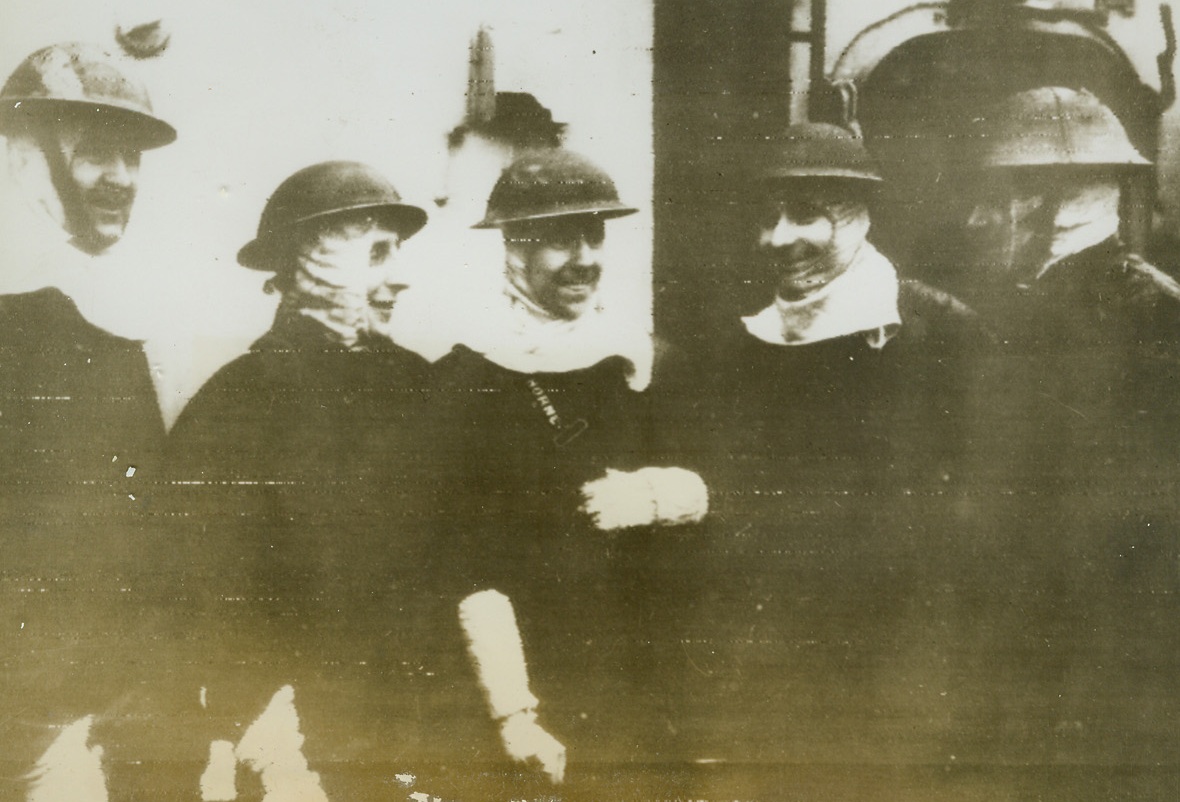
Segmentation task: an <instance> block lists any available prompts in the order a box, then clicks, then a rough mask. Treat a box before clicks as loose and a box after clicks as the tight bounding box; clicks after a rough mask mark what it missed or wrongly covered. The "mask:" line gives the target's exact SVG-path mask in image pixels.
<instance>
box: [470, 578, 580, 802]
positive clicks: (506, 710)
mask: <svg viewBox="0 0 1180 802" xmlns="http://www.w3.org/2000/svg"><path fill="white" fill-rule="evenodd" d="M459 623H460V625H461V626H462V627H463V634H464V635H465V636H466V637H467V651H468V654H470V655H471V659H472V661H473V662H474V663H475V672H476V674H477V675H478V677H479V683H480V685H481V686H483V690H484V694H485V696H486V698H487V700H488V707H489V708H490V709H491V713H492V717H493V718H495V719H497V720H498V721H499V722H500V739H501V740H502V741H503V743H504V750H505V751H506V752H507V753H508V756H509V757H511V758H512V759H513V760H515V761H517V762H520V763H528V762H530V761H537V762H539V763H540V764H541V768H542V770H543V771H544V772H545V773H546V774H547V775H549V778H550V779H551V780H552V781H553V782H555V783H559V782H561V780H562V777H563V776H564V775H565V747H564V746H562V745H561V743H559V742H558V741H557V739H556V738H554V737H553V736H552V735H550V734H549V733H548V732H546V731H545V730H544V729H543V728H542V727H541V725H540V724H538V723H537V713H536V707H537V704H538V702H537V697H535V696H533V694H532V692H531V691H530V690H529V675H528V666H527V665H526V664H525V659H524V645H523V644H522V643H521V640H520V629H519V628H518V627H517V625H516V612H515V611H514V610H513V609H512V602H511V601H510V600H509V599H508V597H507V596H505V595H504V594H503V593H500V592H499V591H497V590H483V591H480V592H479V593H473V594H471V595H470V596H468V597H467V598H465V599H464V600H463V601H462V602H460V603H459Z"/></svg>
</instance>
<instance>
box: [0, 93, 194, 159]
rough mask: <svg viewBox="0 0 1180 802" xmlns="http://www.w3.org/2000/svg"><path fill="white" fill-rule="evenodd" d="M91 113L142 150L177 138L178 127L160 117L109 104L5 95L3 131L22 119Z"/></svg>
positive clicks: (0, 128) (0, 107)
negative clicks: (8, 96)
mask: <svg viewBox="0 0 1180 802" xmlns="http://www.w3.org/2000/svg"><path fill="white" fill-rule="evenodd" d="M67 116H72V117H85V116H91V117H93V118H97V119H98V120H100V121H102V122H104V123H106V124H109V125H113V126H115V127H116V128H117V129H118V130H119V132H120V133H121V134H123V135H125V136H126V137H127V139H128V141H129V142H133V143H134V144H135V145H136V147H137V148H138V149H139V150H153V149H155V148H161V147H164V146H165V145H170V144H172V143H173V142H175V141H176V129H175V128H173V127H172V126H171V125H169V124H168V123H166V122H164V121H163V120H161V119H160V118H159V117H153V116H152V115H150V114H144V113H143V112H141V111H135V110H134V109H127V108H123V107H122V106H114V105H111V104H109V103H94V102H88V101H82V100H62V99H60V98H44V97H16V98H5V99H4V101H3V104H2V105H0V131H3V132H4V133H8V132H11V131H12V130H14V128H15V126H16V124H17V123H18V121H20V120H29V121H33V120H60V119H63V118H65V117H67Z"/></svg>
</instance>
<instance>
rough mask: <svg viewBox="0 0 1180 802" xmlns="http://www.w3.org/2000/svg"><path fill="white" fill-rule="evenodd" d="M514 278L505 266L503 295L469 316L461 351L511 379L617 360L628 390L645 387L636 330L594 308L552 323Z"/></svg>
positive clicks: (641, 335) (642, 348)
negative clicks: (505, 372) (623, 362)
mask: <svg viewBox="0 0 1180 802" xmlns="http://www.w3.org/2000/svg"><path fill="white" fill-rule="evenodd" d="M514 272H515V273H518V272H519V271H518V270H517V271H514V269H513V265H511V260H510V264H509V266H508V270H507V271H506V273H505V279H506V281H505V284H504V287H503V291H502V292H501V294H500V295H499V297H498V298H495V299H494V300H493V302H492V303H491V304H489V305H488V306H485V307H483V308H481V309H479V310H477V312H476V313H475V314H473V315H471V316H470V319H469V321H468V323H469V324H470V325H469V329H468V331H467V332H466V334H465V335H464V336H463V337H462V338H460V341H461V342H462V343H463V344H464V345H466V346H467V347H468V348H470V349H471V350H473V351H475V352H476V353H478V354H482V355H483V356H484V357H486V358H487V359H488V360H489V361H490V362H493V363H495V364H497V365H499V366H500V367H502V368H507V369H508V370H512V371H516V372H517V373H568V372H570V371H575V370H583V369H585V368H588V367H592V366H593V365H597V364H598V363H599V362H601V361H602V360H604V359H607V358H609V357H612V356H620V357H622V358H623V359H625V360H626V361H627V362H628V364H629V369H628V371H627V384H628V386H629V387H630V388H631V389H632V390H635V391H642V390H644V389H645V388H646V387H647V386H648V385H649V384H650V383H651V371H652V361H653V359H654V352H653V346H652V339H651V335H649V334H648V333H647V331H645V330H644V329H643V327H642V326H639V325H636V324H633V323H628V322H627V321H623V320H620V319H619V317H618V316H615V315H611V314H609V313H608V312H606V310H604V309H603V308H602V306H601V305H600V304H598V303H594V304H593V305H592V306H590V307H589V308H587V309H586V311H585V312H583V313H582V314H581V315H580V316H579V317H577V318H575V319H573V320H565V319H562V318H557V317H554V316H553V315H552V314H550V313H549V312H548V311H547V310H545V309H544V308H542V307H541V306H540V305H539V304H537V302H536V301H535V300H533V298H532V297H530V294H529V293H528V291H527V284H526V283H525V282H523V281H520V280H514Z"/></svg>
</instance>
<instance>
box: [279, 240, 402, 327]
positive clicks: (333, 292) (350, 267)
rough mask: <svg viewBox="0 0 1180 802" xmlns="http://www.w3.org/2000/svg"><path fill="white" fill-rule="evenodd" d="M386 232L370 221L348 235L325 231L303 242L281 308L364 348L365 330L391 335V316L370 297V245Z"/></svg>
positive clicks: (282, 313) (282, 311) (282, 310)
mask: <svg viewBox="0 0 1180 802" xmlns="http://www.w3.org/2000/svg"><path fill="white" fill-rule="evenodd" d="M388 237H389V234H388V233H387V232H383V231H382V230H381V229H379V228H375V227H374V228H371V229H370V230H369V231H367V232H365V233H364V234H352V235H350V236H342V235H338V234H333V233H329V232H323V233H321V234H320V235H319V236H317V237H316V238H315V239H313V240H309V241H308V242H306V243H304V244H303V245H301V246H300V247H299V249H298V250H297V252H296V253H295V269H294V273H293V275H292V280H291V283H290V286H289V287H288V288H286V289H285V290H284V291H283V300H282V301H281V303H280V306H279V314H280V315H298V316H301V317H306V318H310V319H311V320H314V321H316V322H317V323H319V324H320V325H321V326H323V327H324V328H325V329H326V330H327V331H328V333H329V335H330V336H331V338H332V339H333V340H335V341H336V342H338V343H339V344H340V345H342V346H343V347H344V348H346V349H349V350H366V349H367V346H366V345H365V340H366V338H367V337H368V336H376V337H380V338H384V339H387V340H388V339H390V338H389V334H388V330H389V321H388V320H386V319H384V317H383V314H382V313H381V312H379V311H378V310H376V309H374V308H373V306H372V305H371V304H370V303H369V292H370V290H372V289H374V287H371V286H369V285H370V284H371V283H372V281H373V280H372V278H371V277H370V273H371V271H372V268H371V266H370V253H371V249H372V247H373V244H374V242H375V241H376V240H378V239H385V238H388Z"/></svg>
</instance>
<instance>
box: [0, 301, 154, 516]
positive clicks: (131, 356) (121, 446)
mask: <svg viewBox="0 0 1180 802" xmlns="http://www.w3.org/2000/svg"><path fill="white" fill-rule="evenodd" d="M163 441H164V423H163V420H162V418H161V416H160V408H159V404H158V403H157V400H156V392H155V389H154V387H153V385H152V379H151V374H150V373H149V371H148V363H147V359H146V357H145V356H144V353H143V348H142V346H141V344H140V343H138V342H135V341H132V340H127V339H124V338H122V337H117V336H115V335H113V334H110V333H108V332H106V331H104V330H102V329H100V328H98V327H97V326H94V325H93V324H91V323H89V322H88V321H87V320H86V319H85V318H83V317H82V315H81V314H80V313H79V312H78V309H77V307H75V306H74V303H73V301H71V300H70V299H69V298H68V297H67V296H66V295H64V294H63V293H62V292H61V291H59V290H56V289H51V288H50V289H43V290H38V291H36V292H30V293H25V294H22V295H6V296H0V447H2V448H3V451H4V454H5V460H4V464H3V467H0V481H2V483H3V484H2V487H0V493H2V494H3V495H2V496H0V498H3V499H4V501H5V502H7V503H4V504H0V506H3V507H4V508H5V511H4V512H0V515H12V514H15V512H16V510H17V509H25V510H27V511H29V512H31V513H34V514H36V515H38V516H45V517H60V516H63V515H70V514H74V513H77V512H78V511H79V510H78V509H77V508H76V507H75V506H73V505H74V504H75V503H76V504H78V505H82V504H91V503H93V502H94V500H95V498H96V497H97V496H96V494H107V495H110V496H121V497H124V498H125V496H123V494H124V493H133V492H135V491H136V489H137V488H138V487H140V486H141V485H142V484H143V480H144V479H145V478H148V477H150V476H151V475H152V472H153V469H154V466H155V464H156V461H157V460H158V458H159V451H160V448H161V446H162V444H163ZM131 467H134V468H135V471H134V472H133V474H134V475H133V476H132V477H128V476H127V473H128V468H131ZM135 479H138V481H129V480H135Z"/></svg>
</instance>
